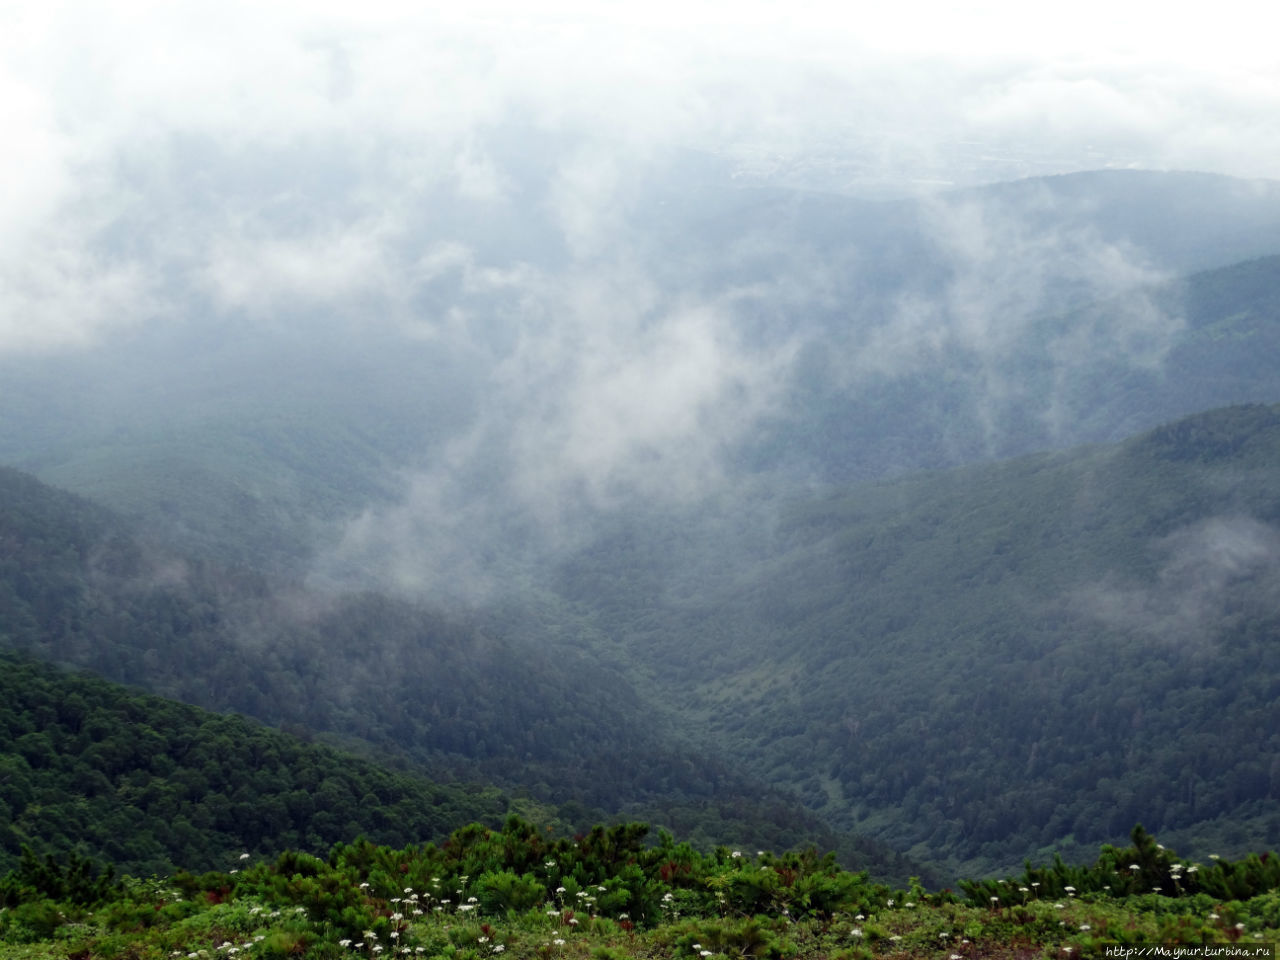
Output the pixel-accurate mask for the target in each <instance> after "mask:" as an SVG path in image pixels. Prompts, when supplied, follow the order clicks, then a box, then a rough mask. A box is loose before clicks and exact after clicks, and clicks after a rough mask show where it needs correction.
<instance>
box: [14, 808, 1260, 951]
mask: <svg viewBox="0 0 1280 960" xmlns="http://www.w3.org/2000/svg"><path fill="white" fill-rule="evenodd" d="M647 832H648V829H647V827H645V826H644V825H642V824H625V825H619V826H615V827H609V828H604V827H596V828H594V829H592V830H591V831H590V832H588V833H586V834H582V835H579V836H577V837H575V838H573V839H568V838H564V837H558V836H555V835H553V834H550V833H547V832H546V831H543V830H540V829H538V828H537V827H535V826H533V825H532V824H529V823H526V822H524V821H521V820H520V819H519V818H516V817H511V818H509V819H508V820H507V821H506V823H505V824H504V825H503V827H502V829H501V830H500V831H498V830H491V829H486V828H484V827H481V826H478V825H473V826H469V827H465V828H463V829H461V830H459V831H457V832H455V833H454V834H453V835H452V836H451V837H450V838H449V839H448V840H447V841H445V842H444V843H442V844H441V845H439V846H436V845H433V844H413V845H409V846H404V847H395V846H379V845H375V844H373V843H371V842H369V841H364V840H362V841H356V842H354V843H343V844H337V845H335V846H334V847H333V848H332V849H331V850H330V851H329V853H328V856H327V857H326V858H323V859H322V858H320V857H316V856H312V855H309V854H304V853H298V852H296V851H285V852H283V853H281V854H280V855H279V856H278V857H275V858H272V859H266V860H262V859H259V858H256V857H252V856H250V855H248V854H245V855H243V856H242V858H241V859H238V860H237V861H236V862H237V865H238V866H237V869H235V870H231V871H223V872H206V873H203V874H201V875H195V874H192V873H185V872H184V873H178V874H177V875H175V876H172V877H170V878H165V879H161V878H154V877H153V878H151V879H148V880H140V879H134V878H129V877H125V878H123V879H122V881H120V882H115V881H113V878H112V875H111V872H110V871H107V872H105V873H99V872H98V871H96V870H95V869H94V868H93V866H92V865H91V864H89V863H87V862H86V861H84V860H82V859H79V858H76V857H72V858H71V859H70V860H69V861H68V862H67V864H66V866H65V867H64V866H63V865H62V864H61V863H60V862H59V861H58V860H57V859H56V858H53V857H49V858H45V859H44V860H41V859H39V858H37V857H35V856H33V855H30V854H27V855H24V857H23V859H22V861H21V862H20V863H19V865H18V866H17V868H16V869H14V870H13V871H11V872H10V873H9V874H8V876H6V877H4V878H2V879H0V903H2V904H3V908H2V909H0V957H5V958H16V957H35V956H39V957H68V958H70V957H86V956H93V957H101V958H103V960H113V958H117V957H129V958H132V960H153V958H155V960H158V958H162V957H171V956H188V957H195V958H201V957H214V956H234V955H237V954H245V955H248V956H261V957H280V958H283V957H290V956H293V957H308V958H338V957H352V956H360V957H376V956H378V955H380V954H384V953H385V954H387V955H388V956H391V955H409V956H428V957H451V958H467V960H479V958H481V957H494V956H497V955H505V956H511V957H530V958H532V957H538V958H544V960H545V958H552V957H557V958H558V957H581V958H588V957H589V958H592V960H625V958H629V957H698V958H701V957H715V956H727V957H757V958H774V960H783V958H814V960H817V958H827V960H829V958H842V960H862V958H869V957H872V956H884V955H889V956H895V957H902V958H915V957H937V956H939V955H942V956H952V957H958V958H962V960H963V958H966V957H998V958H1004V957H1010V958H1012V957H1027V956H1035V955H1043V956H1070V955H1079V954H1081V953H1083V954H1085V955H1089V954H1091V953H1094V952H1097V951H1099V950H1100V949H1101V948H1102V947H1103V946H1105V945H1108V944H1111V945H1115V944H1123V945H1143V944H1147V945H1150V944H1162V945H1166V946H1173V945H1196V944H1236V945H1239V946H1246V945H1252V944H1260V945H1262V946H1263V947H1264V948H1265V949H1267V950H1270V949H1271V945H1270V941H1274V939H1275V938H1276V936H1277V935H1280V899H1277V896H1278V895H1277V890H1276V887H1277V884H1280V860H1278V859H1277V858H1275V857H1271V856H1269V855H1266V854H1264V855H1262V856H1261V857H1258V856H1251V857H1249V858H1247V859H1245V860H1243V861H1239V862H1235V863H1231V862H1228V861H1223V860H1213V861H1210V862H1209V863H1205V864H1197V863H1189V862H1184V861H1182V860H1180V859H1179V858H1177V857H1176V856H1175V855H1174V854H1173V852H1172V851H1168V850H1165V849H1163V848H1161V847H1158V846H1157V845H1156V844H1155V843H1154V841H1153V840H1152V839H1151V838H1150V837H1149V836H1148V835H1147V834H1146V833H1145V832H1144V831H1143V830H1142V828H1141V827H1139V828H1137V829H1135V830H1134V832H1133V845H1132V846H1130V847H1128V848H1125V849H1115V848H1110V847H1108V848H1104V849H1103V851H1102V854H1101V856H1100V857H1099V858H1098V861H1097V863H1096V864H1095V865H1093V866H1092V867H1087V868H1080V869H1078V870H1070V869H1068V868H1066V867H1064V866H1063V865H1062V864H1061V863H1060V862H1059V863H1055V864H1054V865H1052V866H1050V867H1040V868H1032V867H1030V866H1029V865H1028V867H1027V870H1026V872H1025V873H1024V875H1023V876H1022V877H1021V878H1010V879H1006V880H1000V881H994V880H993V881H989V882H986V883H968V884H966V885H965V886H966V894H967V898H962V897H960V896H958V895H956V894H953V893H951V892H950V891H943V892H940V893H929V892H926V891H925V890H924V889H923V888H922V887H920V885H919V884H917V883H915V882H914V881H913V882H912V883H911V884H910V886H909V887H906V888H902V889H893V888H890V887H886V886H884V885H882V884H877V883H873V882H871V881H870V880H868V878H867V876H866V875H865V874H861V873H849V872H846V871H843V870H840V869H839V868H838V867H837V866H836V865H835V863H834V861H833V860H832V859H831V858H830V857H820V856H818V855H817V854H816V853H814V852H812V851H809V852H806V853H791V854H787V855H784V856H776V855H774V854H770V853H766V852H763V851H736V850H735V851H731V850H729V849H727V848H724V847H721V848H719V849H717V850H715V851H713V852H710V853H699V852H698V851H696V850H695V849H693V848H692V847H690V846H689V845H688V844H683V843H680V844H677V843H676V842H675V841H674V839H673V838H672V837H671V836H670V835H669V834H663V835H660V836H659V837H658V838H657V842H656V843H654V842H650V841H648V838H647V836H646V835H647ZM1101 881H1109V882H1107V883H1103V882H1101ZM1153 887H1158V888H1159V889H1158V890H1157V889H1153ZM1268 955H1269V954H1268Z"/></svg>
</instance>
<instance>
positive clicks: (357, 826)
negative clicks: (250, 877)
mask: <svg viewBox="0 0 1280 960" xmlns="http://www.w3.org/2000/svg"><path fill="white" fill-rule="evenodd" d="M511 803H512V801H511V800H510V798H509V797H507V796H504V795H503V794H502V793H500V792H499V791H498V790H496V789H494V788H492V787H479V786H461V785H450V786H443V785H440V784H435V783H431V782H429V781H427V780H425V779H423V778H422V777H421V776H413V775H410V774H406V773H403V772H401V773H392V772H390V771H389V770H387V769H386V768H385V767H380V766H378V765H377V764H374V763H372V762H371V761H369V760H366V759H362V758H359V757H356V756H354V755H352V754H343V753H339V752H338V751H335V750H333V749H331V748H328V747H324V746H321V745H318V744H313V743H304V742H302V741H301V740H299V739H298V738H296V737H291V736H288V735H286V734H282V733H280V732H278V731H274V730H269V729H267V728H265V727H263V726H262V725H260V724H258V723H255V722H253V721H250V720H247V719H245V718H244V717H239V716H222V715H218V714H211V713H207V712H205V711H203V710H200V709H198V708H196V707H190V706H186V705H184V704H180V703H175V702H173V701H171V700H163V699H161V698H159V697H153V696H148V695H146V694H142V693H140V692H137V691H134V690H128V689H125V688H123V687H120V686H117V685H115V684H111V683H107V682H105V681H103V680H99V679H96V678H94V677H90V676H77V675H73V674H70V673H67V672H65V671H62V670H59V669H56V668H51V667H49V666H48V665H45V664H39V663H36V662H34V661H31V660H28V659H25V658H22V657H19V656H16V655H14V654H13V653H10V652H0V871H7V870H8V869H9V868H11V867H14V866H16V865H17V863H18V858H19V853H20V852H21V850H22V848H23V847H27V848H29V849H30V850H31V851H33V852H34V853H35V854H36V855H38V856H40V857H43V856H45V855H47V854H53V855H56V856H58V857H59V858H60V857H63V856H65V855H66V854H67V853H69V852H71V851H75V852H76V853H78V854H79V855H80V856H88V857H91V858H94V859H105V860H107V861H109V862H110V863H112V864H113V865H114V866H115V867H116V868H117V869H118V870H120V871H124V872H129V873H132V874H135V875H139V876H145V875H148V874H160V875H166V874H171V873H173V872H175V871H176V870H178V869H180V868H185V869H189V870H196V871H204V870H214V869H222V870H226V869H229V868H230V867H231V866H233V865H235V864H236V862H237V860H238V858H239V856H240V854H242V853H245V852H249V853H251V854H253V855H254V856H262V855H275V854H277V853H279V852H281V851H283V850H285V849H286V848H289V847H292V848H295V849H299V850H312V851H317V852H324V851H326V850H328V849H329V847H331V846H332V845H333V844H335V843H337V842H339V841H340V840H344V839H347V838H352V837H357V836H365V837H368V838H369V839H370V840H373V841H374V842H376V843H391V844H403V843H404V842H405V841H406V840H407V839H410V838H413V839H415V840H417V841H427V840H438V839H441V838H443V837H445V836H447V835H448V834H449V833H450V832H452V831H453V830H456V829H458V828H459V827H461V826H463V825H465V824H468V823H471V822H473V821H477V820H479V821H483V822H488V823H491V824H493V823H499V822H501V820H502V819H503V818H504V817H505V816H506V814H507V812H508V811H509V810H511V809H512V807H511Z"/></svg>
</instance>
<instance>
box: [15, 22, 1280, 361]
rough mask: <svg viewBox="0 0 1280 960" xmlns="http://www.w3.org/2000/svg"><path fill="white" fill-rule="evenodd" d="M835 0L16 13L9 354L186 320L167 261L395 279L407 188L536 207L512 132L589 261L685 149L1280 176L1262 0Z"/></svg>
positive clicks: (754, 169)
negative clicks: (523, 139)
mask: <svg viewBox="0 0 1280 960" xmlns="http://www.w3.org/2000/svg"><path fill="white" fill-rule="evenodd" d="M835 6H836V5H831V4H825V3H823V4H809V3H794V2H791V3H785V4H783V3H761V2H741V0H739V2H732V3H730V2H679V3H645V4H636V3H603V2H558V3H554V4H532V5H530V4H524V3H514V2H490V3H481V4H476V3H473V2H471V3H466V4H461V3H456V4H426V5H423V4H417V3H415V4H400V3H385V2H377V0H370V2H360V3H353V2H342V3H333V2H331V3H324V2H315V0H309V2H306V3H265V4H264V3H258V2H254V3H237V2H219V3H216V4H214V3H203V2H200V3H183V2H171V0H164V2H128V0H118V2H112V3H79V2H77V3H62V4H59V3H49V2H41V3H38V4H37V3H25V2H6V3H3V4H0V125H2V128H3V130H4V141H5V144H6V146H5V149H4V150H3V151H0V346H3V347H4V348H8V349H15V348H21V349H28V348H32V347H35V348H47V347H50V346H56V347H61V346H67V345H75V344H80V343H85V342H92V341H93V338H94V337H96V336H98V335H99V334H100V332H101V331H103V330H104V329H117V328H119V326H120V325H121V324H125V323H128V322H138V318H140V317H144V316H147V315H149V314H154V313H156V312H163V310H164V309H165V308H166V304H167V303H171V299H172V290H171V289H165V290H162V289H159V287H158V281H157V276H158V274H159V273H160V272H163V271H167V274H166V276H167V279H166V281H165V283H166V284H169V283H171V282H172V281H173V278H174V277H175V276H178V277H180V278H181V279H182V281H183V282H184V283H186V284H187V285H188V286H189V287H191V288H192V289H195V290H198V291H200V292H203V293H206V294H211V295H212V296H213V297H214V298H215V299H216V300H217V301H218V302H220V303H222V304H224V305H232V306H237V307H245V306H252V304H251V303H250V301H251V300H254V299H256V300H259V301H263V302H264V303H266V304H268V305H269V304H271V303H274V302H277V301H278V298H279V297H281V296H290V297H291V296H294V295H295V294H296V293H297V292H298V291H300V290H302V289H304V288H305V289H306V290H307V291H309V295H310V296H313V297H316V298H321V299H326V300H330V301H331V300H332V299H333V298H335V297H341V296H343V295H345V294H349V293H351V292H352V291H353V289H356V288H360V287H362V286H364V285H367V284H368V283H370V282H371V281H370V278H371V277H377V276H378V275H379V271H380V270H385V262H384V258H383V256H382V251H383V250H384V248H385V246H386V245H387V244H388V243H390V242H391V240H392V238H394V237H395V236H397V231H401V232H402V231H403V228H404V227H403V224H402V223H401V222H400V221H399V220H398V219H397V212H396V211H397V209H398V208H400V207H402V206H403V203H404V200H405V198H406V197H413V196H422V195H424V193H427V192H430V191H432V190H435V191H437V194H436V195H438V191H439V190H441V189H444V190H446V191H448V192H450V193H451V194H452V195H453V196H455V197H456V198H460V199H461V200H463V201H465V202H466V203H469V204H473V205H474V204H479V205H481V209H482V205H483V204H485V203H490V204H493V203H501V202H503V201H510V200H511V199H512V197H513V196H514V195H515V193H516V192H517V187H518V186H519V183H520V177H521V169H520V164H521V163H522V162H524V161H523V159H522V158H521V157H520V156H519V149H518V143H517V145H516V146H515V147H513V146H512V141H511V140H510V139H508V140H507V141H502V140H501V137H500V136H499V135H498V133H497V132H498V131H502V130H504V129H507V128H515V127H518V128H519V129H521V130H522V131H525V133H523V134H521V136H524V135H527V133H528V132H529V131H533V132H534V133H536V134H537V135H539V136H542V137H544V138H550V140H551V141H552V142H561V143H563V144H565V146H564V147H563V150H562V152H561V153H560V154H559V155H557V156H554V157H551V158H549V159H548V158H545V157H544V158H543V161H544V163H545V164H549V168H548V169H549V171H550V172H546V171H544V173H545V177H546V184H545V187H546V191H547V194H548V196H549V197H550V202H551V203H552V205H553V206H554V208H555V209H554V215H555V218H556V220H557V223H558V225H559V227H560V229H561V230H562V231H563V232H564V234H565V237H566V239H567V241H568V242H569V244H570V246H571V248H572V249H573V250H574V251H576V252H581V251H583V250H588V249H593V248H594V247H595V246H596V245H598V244H599V243H600V241H601V239H602V237H603V236H604V235H605V234H607V232H608V230H609V229H610V228H611V227H612V226H615V225H613V224H610V223H609V222H608V217H607V214H606V211H608V210H609V209H610V208H611V206H613V204H612V203H611V201H612V200H613V199H614V198H615V194H616V192H617V191H618V189H619V185H620V184H625V183H627V182H628V181H629V180H630V179H631V178H632V177H633V176H634V174H635V173H636V171H638V170H643V168H644V165H645V164H646V163H647V162H649V161H650V160H651V159H652V158H653V157H655V156H659V155H661V154H662V153H663V151H667V150H670V149H672V148H677V147H684V148H693V149H696V150H703V151H709V152H711V153H713V154H715V155H717V156H719V157H723V158H727V159H728V161H729V162H731V163H732V165H733V166H734V168H735V170H736V171H737V173H738V174H739V175H740V176H741V177H743V178H744V179H745V180H747V181H754V180H761V179H773V180H774V181H775V182H783V183H788V184H791V185H797V186H804V187H811V188H818V189H828V190H840V191H844V192H850V193H858V192H863V193H875V192H877V191H879V192H881V193H883V192H884V191H886V190H887V191H894V190H909V189H917V188H927V187H931V186H938V185H946V184H953V183H954V184H967V183H974V182H983V181H992V180H999V179H1010V178H1014V177H1020V176H1029V175H1034V174H1038V173H1055V172H1064V171H1070V170H1079V169H1088V168H1096V167H1103V166H1138V167H1146V168H1157V169H1164V168H1179V169H1200V170H1213V171H1221V172H1226V173H1231V174H1237V175H1242V176H1248V177H1278V176H1280V60H1278V58H1277V53H1276V50H1277V48H1276V47H1275V45H1274V42H1273V41H1274V37H1275V36H1276V35H1277V33H1276V31H1275V30H1274V27H1275V26H1276V23H1275V19H1276V15H1275V14H1263V13H1260V12H1259V11H1260V10H1261V9H1263V5H1259V4H1256V3H1251V2H1250V3H1246V2H1243V0H1241V2H1226V3H1216V4H1213V5H1212V6H1205V5H1199V4H1197V5H1195V9H1194V12H1193V11H1191V10H1190V9H1183V8H1182V7H1180V6H1178V5H1176V4H1166V3H1128V2H1085V3H1079V2H1074V3H1071V4H1064V5H1062V6H1061V8H1060V10H1055V11H1053V12H1049V13H1045V12H1044V10H1045V9H1047V8H1045V7H1044V5H1037V4H1026V3H1021V2H1004V0H1001V2H996V3H979V4H973V5H966V9H965V10H964V11H963V12H960V11H958V10H957V9H955V8H954V6H953V5H950V4H944V3H895V4H886V5H877V6H882V7H884V8H885V9H881V10H878V11H876V12H870V11H869V10H868V9H864V8H867V7H870V5H863V4H857V5H847V7H848V10H847V12H845V13H843V14H837V15H835V18H834V19H833V14H832V12H831V11H832V9H833V8H834V7H835ZM504 142H505V146H502V144H503V143H504ZM495 144H497V145H495ZM286 221H287V222H289V224H290V226H289V230H288V231H287V234H288V235H287V236H285V235H284V233H283V232H282V230H281V229H280V226H279V225H280V224H281V223H284V222H286ZM383 279H385V277H384V278H383ZM273 298H275V299H273Z"/></svg>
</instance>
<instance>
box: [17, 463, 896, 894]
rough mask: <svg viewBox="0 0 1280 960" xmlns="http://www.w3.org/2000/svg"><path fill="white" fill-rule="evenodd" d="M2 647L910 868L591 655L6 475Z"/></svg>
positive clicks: (613, 805)
mask: <svg viewBox="0 0 1280 960" xmlns="http://www.w3.org/2000/svg"><path fill="white" fill-rule="evenodd" d="M0 641H2V642H3V644H4V646H6V647H8V648H11V649H14V650H18V651H21V652H24V653H27V654H29V655H33V656H38V657H40V658H42V659H45V660H48V661H51V662H54V663H59V664H67V665H72V666H76V667H79V668H83V669H90V670H94V671H96V672H98V673H100V674H102V675H103V676H105V677H109V678H111V679H113V680H117V681H124V682H127V683H132V684H136V685H138V686H141V687H144V688H146V689H147V690H149V691H151V692H153V693H159V694H162V695H164V696H167V697H172V698H174V699H178V700H182V701H185V702H187V703H192V704H197V705H199V706H202V707H205V708H207V709H213V710H219V711H232V710H234V711H238V712H241V713H244V714H246V715H249V716H252V717H255V718H257V719H259V720H262V721H264V722H266V723H269V724H272V725H274V726H278V727H282V728H284V729H285V730H287V731H290V732H294V733H297V734H301V735H305V736H324V737H326V738H328V739H330V740H333V741H335V742H338V743H341V744H344V745H346V746H348V747H349V748H352V749H356V750H359V751H362V752H365V753H371V754H373V755H375V756H377V757H380V758H384V759H397V758H398V759H399V761H400V762H402V763H405V762H407V763H411V764H413V765H414V766H415V767H417V768H418V769H420V770H426V771H428V772H429V773H431V774H432V775H434V776H436V777H438V778H445V779H455V778H457V777H466V778H469V779H475V780H483V781H485V782H496V783H498V784H500V785H503V786H505V787H508V788H514V789H518V790H519V791H520V792H521V793H522V794H525V795H527V796H529V797H530V798H532V799H533V800H535V801H537V802H541V803H551V804H555V805H557V806H558V809H559V815H560V816H561V817H563V818H564V820H565V821H566V822H567V823H570V824H578V825H581V824H585V823H588V822H592V821H594V820H597V819H600V818H602V817H604V816H609V815H622V814H627V815H645V816H649V817H652V818H653V819H654V820H656V821H657V822H659V823H661V824H663V825H664V826H667V827H670V828H674V829H678V830H679V831H681V833H682V835H684V836H686V837H688V838H690V839H691V840H693V841H695V842H698V843H704V844H706V843H717V842H736V843H741V844H744V845H746V844H748V842H750V843H754V844H756V845H765V844H768V845H770V846H776V847H779V848H787V847H790V846H793V845H795V844H802V843H817V844H819V845H821V846H822V847H824V848H826V849H838V850H840V852H841V854H842V856H844V857H846V859H847V860H849V861H850V862H858V863H865V864H867V865H868V866H870V867H872V868H874V869H876V870H877V871H878V872H882V873H885V874H887V875H895V876H896V875H905V873H906V872H907V870H909V869H912V868H911V867H910V866H909V865H908V864H906V863H905V862H903V861H901V860H900V858H896V857H895V856H894V855H892V854H891V853H889V852H888V850H887V849H886V848H884V847H883V846H882V845H878V844H875V843H871V842H869V841H865V840H862V839H859V838H856V837H853V836H849V835H845V834H837V833H835V832H833V831H832V830H830V828H828V827H827V826H826V825H824V824H823V823H822V822H821V821H820V820H819V819H818V818H817V817H816V816H815V815H813V814H812V813H811V812H808V811H806V810H804V809H803V807H801V806H800V805H799V804H798V803H796V801H795V800H794V799H793V798H791V797H790V796H789V795H788V794H787V793H786V792H785V791H779V790H777V789H776V788H772V787H768V786H765V785H763V784H762V783H760V782H759V781H753V780H752V779H751V778H749V777H745V776H743V775H742V774H740V773H738V772H737V771H736V770H735V768H734V765H732V764H730V763H728V762H726V761H725V760H724V759H721V758H717V757H716V756H715V755H714V753H711V752H709V751H705V750H698V749H694V748H692V747H690V746H688V745H686V743H685V742H684V741H682V740H680V739H679V738H677V737H675V736H674V735H672V734H671V733H669V732H668V731H669V725H668V721H667V720H666V719H665V715H664V714H659V713H657V712H656V711H654V710H652V709H651V708H649V707H647V706H646V705H645V704H644V702H643V701H642V700H641V699H640V698H639V697H638V696H637V694H636V693H635V692H634V690H633V689H632V688H631V687H630V686H629V684H628V683H627V681H626V680H625V679H624V678H623V677H621V676H620V675H619V674H617V673H616V672H614V671H611V670H607V669H603V668H601V667H599V666H596V665H593V663H592V661H591V660H590V658H589V656H588V655H587V653H586V652H581V653H577V654H574V653H571V652H569V651H564V650H557V651H551V650H547V649H540V648H538V647H535V646H533V645H532V644H529V643H523V642H521V641H520V639H519V637H518V636H514V637H503V636H500V635H496V634H494V633H492V632H489V631H486V630H484V629H482V628H480V627H478V626H475V625H473V624H468V623H466V622H465V621H461V620H457V619H453V618H449V617H444V616H441V615H439V614H436V613H433V612H431V611H429V610H427V609H424V608H422V607H420V606H418V605H415V604H411V603H409V602H407V601H404V600H394V599H390V598H387V597H384V596H378V595H375V594H358V595H348V596H343V595H336V596H335V595H321V594H315V593H310V592H308V591H306V590H305V589H303V588H302V587H301V586H299V585H297V584H288V583H284V582H278V581H272V580H270V579H268V578H266V577H264V576H263V575H260V574H257V573H252V572H245V571H243V570H240V571H236V570H232V569H228V568H225V567H222V566H220V565H217V564H211V563H207V562H201V561H200V560H198V559H193V558H189V557H181V556H178V555H174V554H171V553H166V552H165V551H164V550H162V549H160V548H157V547H148V546H147V545H146V544H145V542H143V541H140V540H139V539H137V538H135V536H134V535H133V533H132V531H131V530H130V528H129V526H128V525H127V524H125V523H123V522H122V521H120V520H119V519H118V518H116V517H114V516H113V515H111V514H110V513H108V512H106V511H104V510H103V509H101V508H98V507H95V506H93V505H92V504H89V503H88V502H86V501H83V500H81V499H80V498H78V497H75V496H72V495H69V494H65V493H62V492H59V491H56V490H53V489H51V488H48V487H46V486H45V485H43V484H41V483H39V482H38V481H36V480H35V479H33V478H31V477H29V476H26V475H24V474H21V473H19V472H16V471H12V470H4V469H0ZM24 732H29V731H24ZM348 832H349V831H348Z"/></svg>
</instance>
